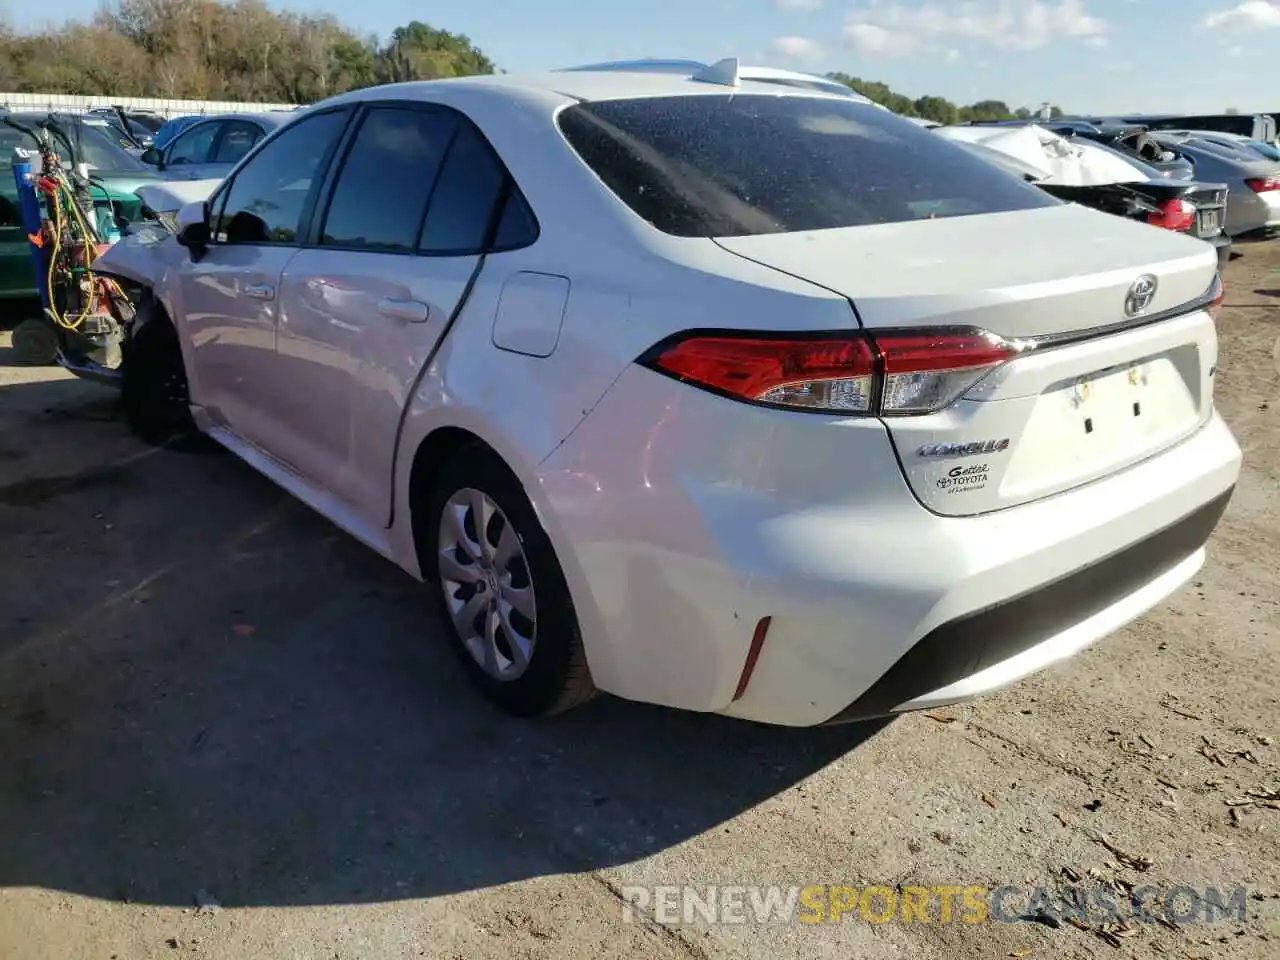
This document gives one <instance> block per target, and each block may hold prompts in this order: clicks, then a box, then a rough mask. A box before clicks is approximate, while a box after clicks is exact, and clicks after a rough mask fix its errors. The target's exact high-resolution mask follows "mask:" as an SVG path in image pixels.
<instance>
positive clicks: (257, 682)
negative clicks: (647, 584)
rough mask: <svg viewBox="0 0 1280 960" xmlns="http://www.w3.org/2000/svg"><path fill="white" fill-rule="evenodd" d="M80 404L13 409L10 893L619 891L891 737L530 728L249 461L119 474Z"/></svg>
mask: <svg viewBox="0 0 1280 960" xmlns="http://www.w3.org/2000/svg"><path fill="white" fill-rule="evenodd" d="M79 386H80V385H77V384H75V383H74V382H70V383H69V384H68V385H67V386H63V385H62V384H48V383H45V384H38V385H23V384H18V385H10V386H7V387H0V446H3V447H4V448H5V449H7V450H10V451H11V453H12V454H13V456H12V457H11V459H10V460H7V461H6V460H5V459H4V458H3V457H0V543H2V544H4V546H5V550H4V557H3V563H2V564H0V823H3V824H4V837H5V841H4V843H3V844H0V884H4V885H8V886H19V885H21V886H28V885H36V886H41V887H47V888H54V889H62V890H67V891H73V892H76V893H80V894H87V895H91V896H96V897H101V898H108V899H122V900H131V901H144V902H150V903H159V904H182V905H189V904H190V903H191V900H192V897H193V895H194V894H195V893H196V892H197V891H201V890H205V891H209V892H211V893H212V894H213V895H214V896H215V897H217V898H218V900H219V901H221V902H222V903H223V904H224V905H227V906H238V905H290V904H321V903H350V902H364V901H376V900H388V899H398V898H408V897H422V896H427V895H435V894H442V893H449V892H454V891H461V890H467V889H473V888H479V887H489V886H493V885H495V884H500V883H506V882H510V881H515V880H520V879H523V878H527V877H531V876H538V875H543V874H549V873H561V872H566V871H580V870H590V869H597V868H602V867H607V866H610V865H614V864H620V863H626V862H629V861H632V860H635V859H636V858H639V857H643V856H645V855H647V854H650V853H654V852H656V851H660V850H662V849H664V848H667V847H670V846H671V845H673V844H678V843H680V842H681V841H684V840H687V839H689V838H691V837H693V836H695V835H697V834H699V833H702V832H704V831H707V830H712V829H731V827H728V826H726V823H727V821H729V820H731V819H732V818H733V817H734V816H735V815H737V814H739V813H741V812H742V811H744V810H746V809H748V808H750V807H752V806H754V805H756V804H759V803H760V802H762V801H764V800H766V799H768V798H770V797H772V796H774V795H776V794H778V793H779V792H782V791H785V790H787V789H789V788H791V787H793V786H795V785H796V784H797V783H798V782H799V781H800V780H802V779H804V778H805V777H807V776H808V775H810V774H812V773H813V772H815V771H816V770H818V769H820V768H822V767H823V766H825V765H827V764H829V763H831V762H832V761H834V760H835V759H837V758H838V757H840V756H842V755H843V754H845V753H847V752H848V751H850V750H852V749H854V748H855V747H856V746H857V745H858V744H859V743H861V742H862V741H863V740H865V739H866V738H867V737H869V736H871V735H872V734H874V733H875V732H876V731H877V730H878V729H880V728H881V726H882V725H868V726H861V727H839V728H831V729H824V730H796V731H792V730H781V729H772V728H765V727H760V726H755V725H750V724H746V723H741V722H735V721H730V720H724V719H721V718H716V717H709V716H698V715H691V714H681V713H676V712H673V711H665V710H660V709H656V708H648V707H641V706H637V705H633V704H627V703H623V702H621V701H616V700H609V699H603V700H600V701H597V702H596V703H594V704H592V705H590V706H588V707H587V708H584V709H581V710H579V711H576V712H574V713H571V714H569V715H566V716H564V717H561V718H558V719H555V720H551V721H544V722H536V723H526V722H518V721H513V720H509V719H507V718H505V717H503V716H500V715H498V714H497V713H496V712H494V711H493V710H492V709H491V708H489V707H487V706H486V705H485V704H484V703H483V702H482V701H481V700H480V699H479V698H478V697H477V696H476V695H475V694H473V693H472V692H471V690H470V689H469V688H468V687H467V686H466V684H465V682H464V679H463V675H462V672H461V670H460V669H459V666H458V664H457V663H456V661H455V660H454V659H453V657H452V656H451V654H450V653H449V652H448V651H447V650H446V649H445V647H444V645H443V643H442V642H441V641H440V639H439V637H438V634H437V631H436V629H435V627H434V623H433V621H432V619H431V616H430V613H429V612H428V611H429V610H430V607H429V606H428V605H427V604H426V603H425V602H424V593H423V591H424V589H425V588H424V587H422V586H421V585H418V584H415V583H413V582H412V581H411V580H409V579H408V578H407V577H406V576H405V575H403V574H402V573H400V572H399V571H398V570H395V569H394V568H392V567H391V566H390V565H389V564H387V563H385V562H384V561H382V560H381V559H380V558H377V557H375V556H373V555H372V554H370V553H369V552H368V551H366V550H365V549H364V548H362V547H360V546H358V545H357V544H355V543H354V541H352V540H351V539H350V538H348V537H347V536H346V535H345V534H342V533H340V532H338V531H337V530H335V529H334V528H333V527H331V526H330V525H329V524H327V523H326V522H325V521H323V520H322V519H320V518H319V517H317V516H315V515H314V514H312V513H310V512H309V511H308V510H307V509H306V508H305V507H302V506H301V505H299V504H297V503H296V502H294V501H292V500H291V499H289V498H288V497H287V496H286V495H284V494H283V493H281V492H280V491H279V490H277V489H276V488H275V487H274V486H272V485H271V484H270V483H269V482H267V481H266V480H264V479H263V478H261V477H259V476H258V475H256V474H254V473H253V472H252V471H250V470H249V469H248V468H247V467H244V466H243V465H241V464H240V463H239V462H238V461H236V460H234V459H233V458H231V457H227V456H207V457H202V456H183V455H180V454H176V453H172V452H168V451H160V452H151V453H149V452H148V451H146V450H145V449H144V448H142V447H138V446H132V445H129V444H125V446H124V447H121V443H122V441H121V433H122V431H123V427H122V426H121V425H120V424H119V423H118V422H116V421H115V419H114V416H113V414H111V412H110V406H109V402H108V400H106V399H104V398H103V396H102V395H100V394H99V393H83V394H78V393H77V389H78V387H79ZM68 391H69V393H68ZM25 394H31V396H30V397H28V398H27V399H23V395H25ZM69 396H70V397H71V399H68V397H69ZM76 396H82V397H83V399H81V400H80V401H79V404H80V406H77V401H76V399H75V397H76ZM49 410H55V411H60V415H51V414H50V413H49V412H48V411H49ZM15 411H18V412H15ZM72 428H74V429H72ZM72 435H74V438H75V440H74V448H72V441H71V440H69V439H68V438H69V437H70V436H72ZM59 444H66V445H68V450H67V453H66V457H65V463H63V462H62V461H57V462H54V463H52V464H51V463H50V462H44V463H43V464H42V467H41V472H40V473H38V474H32V473H31V472H30V470H29V469H28V468H27V467H26V466H24V464H29V463H30V460H29V459H27V458H26V457H25V453H26V452H27V451H28V450H30V449H33V448H34V447H36V446H43V447H44V448H45V450H46V457H45V458H44V460H45V461H47V460H48V458H47V451H48V449H49V448H51V447H57V446H58V445H59ZM95 445H97V446H95ZM99 447H101V449H102V450H109V451H111V456H110V457H107V456H106V455H105V454H104V455H102V456H98V455H97V454H95V451H96V450H98V448H99ZM122 450H123V452H121V451H122Z"/></svg>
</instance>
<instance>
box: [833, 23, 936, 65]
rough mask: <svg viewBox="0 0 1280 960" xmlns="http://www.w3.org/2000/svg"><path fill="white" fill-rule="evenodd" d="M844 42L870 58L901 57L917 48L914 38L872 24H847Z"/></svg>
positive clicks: (917, 44)
mask: <svg viewBox="0 0 1280 960" xmlns="http://www.w3.org/2000/svg"><path fill="white" fill-rule="evenodd" d="M844 41H845V43H847V44H848V45H849V46H850V47H852V48H853V49H854V50H856V51H857V52H858V53H862V54H866V55H867V56H870V57H902V56H906V55H907V54H909V53H914V52H915V51H916V49H917V48H918V47H919V43H918V42H917V41H916V39H915V37H912V36H910V35H907V34H903V33H899V32H897V31H895V30H890V29H887V28H885V27H881V26H877V25H876V24H874V23H847V24H845V27H844Z"/></svg>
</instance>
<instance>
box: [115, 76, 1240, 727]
mask: <svg viewBox="0 0 1280 960" xmlns="http://www.w3.org/2000/svg"><path fill="white" fill-rule="evenodd" d="M178 223H179V225H180V232H179V234H178V235H177V237H176V238H170V239H167V240H163V241H156V240H155V239H154V237H153V238H152V239H150V240H144V239H141V238H140V239H138V240H137V241H126V242H124V243H121V244H118V245H117V246H116V247H115V248H114V249H113V250H112V251H111V252H110V253H108V254H107V255H106V256H105V257H104V258H103V259H102V260H100V261H99V264H98V265H99V268H100V269H102V270H103V271H110V272H111V273H113V274H114V275H115V276H117V277H118V278H120V279H121V280H122V281H126V282H128V283H129V284H130V289H131V290H133V291H134V296H135V303H136V307H137V314H136V319H135V320H134V322H133V329H132V334H131V338H130V340H129V341H128V342H127V344H126V345H125V360H124V369H123V379H124V395H125V403H126V409H127V410H128V411H129V416H130V418H131V420H132V423H133V425H134V426H135V428H136V429H138V430H139V431H140V432H141V433H143V434H144V435H146V436H148V437H152V438H155V439H163V438H164V437H166V436H171V435H172V434H173V433H174V432H175V431H179V432H180V431H183V430H191V429H194V430H198V431H200V432H202V433H204V434H206V435H207V436H209V437H211V438H213V439H214V440H216V441H217V442H218V443H219V444H221V445H223V446H224V447H226V448H228V449H229V450H231V451H232V452H234V453H235V454H237V455H238V456H240V457H242V458H243V459H244V460H245V461H247V462H248V463H249V464H251V465H252V466H253V467H254V468H256V469H257V470H260V471H261V472H263V473H264V474H266V475H267V476H268V477H270V478H271V479H272V480H274V481H275V482H277V483H278V484H280V485H281V486H282V487H284V488H285V489H287V490H289V491H290V492H292V493H293V494H295V495H296V496H297V497H299V498H300V499H302V500H303V501H305V502H306V503H308V504H310V505H311V506H312V507H314V508H315V509H316V510H318V511H319V512H320V513H322V514H324V515H325V516H326V517H328V518H329V519H330V520H332V521H333V522H334V523H336V524H338V525H339V526H341V527H343V528H345V529H346V530H347V531H349V532H350V533H351V534H352V535H354V536H355V537H357V538H358V539H360V540H361V541H363V542H364V543H365V544H367V545H368V546H369V547H370V548H372V549H373V550H376V551H377V552H378V553H380V554H382V555H384V556H385V557H387V558H389V559H391V560H392V561H394V562H395V563H397V564H399V565H400V566H401V567H403V568H404V569H405V570H407V571H408V572H409V573H411V574H412V575H414V576H415V577H419V578H421V579H423V580H425V581H429V582H430V583H431V584H432V585H431V587H430V589H431V590H432V592H433V593H434V594H435V595H436V597H437V598H438V600H439V602H440V607H441V611H442V613H443V615H444V623H445V624H446V626H447V630H448V632H449V640H450V642H451V643H452V645H453V646H454V647H456V649H457V651H458V653H459V654H461V656H462V660H463V662H464V663H465V664H466V666H467V668H468V670H469V672H470V674H471V675H472V677H473V678H474V679H475V681H476V682H477V684H478V685H479V687H480V688H481V689H482V690H483V691H484V692H485V693H486V694H487V695H488V696H489V697H491V698H492V699H493V700H495V701H497V702H498V703H499V704H501V705H502V706H503V707H505V708H507V709H508V710H510V711H512V712H514V713H517V714H521V715H536V714H544V713H550V712H554V711H557V710H562V709H564V708H566V707H569V706H572V705H574V704H577V703H580V702H582V701H583V700H585V699H586V698H588V697H589V696H590V695H591V694H593V693H594V692H595V691H596V690H603V691H608V692H610V693H614V694H617V695H619V696H622V697H626V698H630V699H634V700H640V701H648V702H652V703H658V704H666V705H669V706H672V707H679V708H684V709H688V710H699V711H711V712H717V713H723V714H728V715H732V716H735V717H743V718H748V719H752V720H758V721H765V722H769V723H776V724H785V725H794V726H802V725H811V724H819V723H824V722H829V721H842V720H853V719H858V718H863V717H870V716H878V715H885V714H891V713H894V712H898V711H905V710H913V709H919V708H923V707H931V706H935V705H939V704H943V703H949V702H954V701H959V700H963V699H965V698H968V697H972V696H974V695H977V694H982V693H985V692H987V691H991V690H994V689H996V688H998V687H1000V686H1002V685H1005V684H1008V683H1010V682H1012V681H1014V680H1016V679H1018V678H1019V677H1022V676H1024V675H1026V674H1028V673H1030V672H1031V671H1034V670H1037V669H1039V668H1042V667H1044V666H1046V665H1047V664H1051V663H1053V662H1055V661H1059V660H1062V659H1063V658H1065V657H1068V656H1070V655H1072V654H1074V653H1076V652H1077V651H1079V650H1081V649H1082V648H1084V647H1085V646H1087V645H1089V644H1090V643H1092V642H1093V641H1095V640H1098V639H1099V638H1101V637H1103V636H1105V635H1107V634H1109V633H1111V632H1113V631H1115V630H1117V629H1118V628H1120V627H1122V626H1124V625H1125V624H1126V623H1129V622H1130V621H1132V620H1133V619H1134V618H1136V617H1138V616H1139V615H1141V614H1142V613H1143V612H1144V611H1146V610H1147V609H1149V608H1150V607H1151V606H1152V605H1154V604H1157V603H1159V602H1160V601H1161V600H1163V599H1164V598H1166V597H1167V596H1168V595H1169V594H1170V593H1172V592H1173V591H1175V590H1176V589H1178V587H1179V586H1180V585H1182V584H1183V583H1184V582H1185V581H1187V579H1188V578H1190V577H1191V576H1192V575H1193V574H1194V573H1195V571H1196V570H1197V568H1198V567H1200V565H1201V564H1202V563H1203V561H1204V558H1205V542H1206V540H1207V539H1208V537H1209V535H1210V532H1211V531H1212V530H1213V529H1214V526H1215V524H1217V522H1218V520H1219V518H1220V517H1221V516H1222V513H1223V510H1224V509H1225V508H1226V505H1227V502H1228V499H1229V498H1230V496H1231V492H1232V490H1233V488H1234V485H1235V483H1236V479H1237V476H1238V473H1239V470H1240V450H1239V448H1238V447H1237V445H1236V443H1235V441H1234V439H1233V437H1232V435H1231V433H1230V432H1229V430H1228V429H1227V427H1226V426H1225V425H1224V423H1223V421H1222V420H1221V419H1220V418H1219V416H1218V415H1217V413H1215V411H1214V404H1213V385H1214V374H1215V370H1216V363H1217V341H1216V336H1215V327H1214V315H1215V312H1216V310H1217V308H1218V307H1219V305H1220V303H1221V300H1222V285H1221V281H1220V279H1219V277H1218V275H1217V270H1216V258H1215V255H1214V251H1213V249H1212V248H1211V247H1210V246H1208V245H1207V244H1204V243H1202V242H1200V241H1198V240H1194V239H1191V238H1188V237H1186V236H1183V235H1180V234H1176V233H1172V232H1170V231H1168V230H1160V229H1156V228H1152V227H1149V226H1146V225H1144V224H1140V223H1136V222H1132V221H1128V220H1125V219H1123V218H1120V217H1113V216H1108V215H1106V214H1103V213H1097V212H1094V211H1091V210H1087V209H1084V208H1082V207H1079V206H1075V205H1071V204H1066V203H1062V202H1059V201H1057V200H1055V199H1053V198H1051V197H1050V196H1048V195H1047V194H1045V193H1043V192H1041V191H1039V190H1038V189H1037V188H1035V187H1033V186H1030V185H1028V184H1026V183H1023V182H1020V181H1019V180H1018V179H1017V178H1015V177H1013V176H1010V175H1008V174H1007V173H1005V172H1003V171H1002V170H1000V169H998V168H997V167H994V166H991V165H988V164H987V163H986V162H985V161H983V160H981V159H979V158H978V157H976V156H974V155H972V154H971V153H970V152H968V151H966V150H965V149H964V148H963V147H960V146H957V145H955V144H952V143H949V142H947V141H946V140H944V139H942V138H940V137H938V136H936V135H935V134H932V133H930V132H929V131H927V130H924V129H921V128H920V127H918V126H917V125H915V124H913V123H911V122H910V121H907V120H905V119H902V118H900V117H897V116H894V115H893V114H890V113H888V112H886V111H884V110H880V109H876V108H875V107H874V106H873V105H872V104H870V103H869V102H867V101H863V100H861V99H859V98H856V97H848V96H843V97H840V96H834V95H829V94H826V93H823V92H821V91H818V90H803V89H796V88H789V87H785V86H779V85H777V84H775V83H770V82H763V81H760V80H752V79H745V78H744V77H743V76H741V75H739V73H738V71H737V70H736V68H735V64H734V62H733V61H728V62H722V63H720V64H716V65H715V66H714V67H710V68H706V69H695V70H691V71H690V72H689V73H685V74H681V73H654V72H647V73H646V72H642V71H637V72H626V71H623V70H617V69H613V70H609V69H600V70H577V71H570V72H556V73H548V74H544V75H537V76H513V75H501V76H489V77H475V78H467V79H457V80H445V81H435V82H429V83H408V84H398V85H392V86H382V87H374V88H370V89H364V90H359V91H355V92H352V93H349V94H344V95H342V96H339V97H336V98H333V99H331V100H327V101H325V102H323V103H320V104H317V105H316V106H314V107H311V108H309V109H307V110H304V111H299V113H298V115H297V116H296V118H295V119H292V120H291V121H290V122H289V123H288V124H287V125H286V126H284V127H283V128H282V129H280V130H278V131H276V132H275V133H273V134H271V135H270V136H269V137H268V138H267V139H266V140H264V141H263V142H262V143H260V144H259V145H258V146H257V147H256V148H255V149H254V150H253V151H252V152H251V153H250V154H249V155H248V156H247V157H246V158H245V159H244V160H243V161H241V163H240V164H239V165H238V166H237V168H236V169H235V170H234V171H233V172H232V174H231V175H230V176H229V177H228V178H227V179H226V180H225V181H224V182H223V183H222V184H221V185H220V186H219V187H218V189H217V190H216V191H215V192H214V193H213V194H212V196H211V197H210V198H209V199H208V201H207V202H203V203H196V204H194V205H190V206H188V207H186V208H185V209H183V210H182V211H181V213H180V214H179V216H178ZM316 587H317V589H318V590H323V589H324V585H323V584H317V585H316ZM430 632H431V630H430V625H429V624H425V623H424V625H423V635H424V638H425V637H427V636H429V634H430Z"/></svg>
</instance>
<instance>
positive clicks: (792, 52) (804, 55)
mask: <svg viewBox="0 0 1280 960" xmlns="http://www.w3.org/2000/svg"><path fill="white" fill-rule="evenodd" d="M769 52H770V53H771V54H773V55H774V56H775V57H784V58H786V59H787V60H803V61H813V60H820V59H822V45H821V44H819V43H817V42H816V41H813V40H810V39H809V38H808V37H778V38H777V39H775V40H774V41H773V42H772V43H770V44H769Z"/></svg>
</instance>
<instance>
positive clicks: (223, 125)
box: [140, 112, 293, 180]
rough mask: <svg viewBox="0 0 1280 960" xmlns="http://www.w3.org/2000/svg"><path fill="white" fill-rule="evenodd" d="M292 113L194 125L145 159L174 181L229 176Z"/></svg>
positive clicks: (226, 116)
mask: <svg viewBox="0 0 1280 960" xmlns="http://www.w3.org/2000/svg"><path fill="white" fill-rule="evenodd" d="M292 116H293V114H292V113H280V112H271V113H222V114H218V115H217V116H212V117H208V118H206V119H204V120H200V121H198V122H196V123H193V124H191V126H189V127H187V128H186V129H185V130H183V131H182V132H181V133H180V134H178V135H177V136H176V137H174V138H173V139H172V140H171V141H169V142H168V143H167V144H165V145H164V146H163V147H162V148H160V149H158V150H157V149H155V148H154V147H153V148H152V149H150V150H147V151H146V152H145V153H144V154H142V156H141V158H140V159H141V160H142V162H143V163H146V164H149V165H150V166H153V167H155V169H156V170H157V171H158V172H159V173H162V174H163V175H164V176H165V177H167V178H169V179H171V180H208V179H211V178H221V177H225V176H226V175H227V174H228V173H230V172H231V168H232V167H234V166H235V165H236V164H237V163H239V162H240V159H241V158H242V157H243V156H244V155H245V154H247V153H248V152H249V151H250V150H252V149H253V147H254V146H255V145H256V144H257V143H258V141H260V140H261V139H263V138H264V137H265V136H266V135H267V134H268V133H270V132H271V131H273V130H275V129H276V128H277V127H280V126H283V125H284V123H285V122H286V121H287V120H289V119H290V118H291V117H292Z"/></svg>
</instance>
